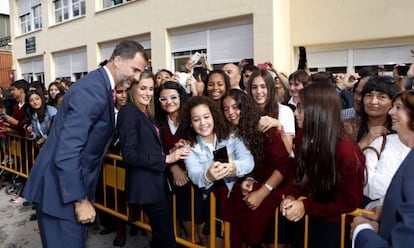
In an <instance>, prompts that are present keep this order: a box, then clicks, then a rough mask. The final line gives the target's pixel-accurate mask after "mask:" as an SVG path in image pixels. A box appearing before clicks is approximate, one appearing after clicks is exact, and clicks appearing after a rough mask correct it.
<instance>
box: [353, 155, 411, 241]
mask: <svg viewBox="0 0 414 248" xmlns="http://www.w3.org/2000/svg"><path fill="white" fill-rule="evenodd" d="M355 247H358V248H360V247H370V248H373V247H398V248H400V247H414V149H411V152H410V153H409V154H408V155H407V157H406V158H405V159H404V161H403V162H402V163H401V165H400V168H399V169H398V170H397V172H396V173H395V175H394V177H393V179H392V181H391V184H390V186H389V188H388V190H387V194H386V195H385V200H384V205H383V210H382V216H381V222H380V226H379V232H378V234H377V233H375V232H374V231H372V230H362V231H361V232H360V233H358V236H357V237H356V240H355Z"/></svg>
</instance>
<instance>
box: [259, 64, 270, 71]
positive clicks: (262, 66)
mask: <svg viewBox="0 0 414 248" xmlns="http://www.w3.org/2000/svg"><path fill="white" fill-rule="evenodd" d="M257 67H258V68H259V69H260V70H267V69H268V66H267V64H266V63H260V64H258V65H257Z"/></svg>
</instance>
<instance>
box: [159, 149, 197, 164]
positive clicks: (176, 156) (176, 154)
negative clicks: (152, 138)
mask: <svg viewBox="0 0 414 248" xmlns="http://www.w3.org/2000/svg"><path fill="white" fill-rule="evenodd" d="M190 153H191V149H190V148H189V147H186V146H184V147H180V148H176V149H174V150H173V151H172V152H171V153H170V154H168V155H167V156H166V157H165V162H166V163H167V164H171V163H174V162H176V161H178V160H180V159H185V158H187V156H188V155H190Z"/></svg>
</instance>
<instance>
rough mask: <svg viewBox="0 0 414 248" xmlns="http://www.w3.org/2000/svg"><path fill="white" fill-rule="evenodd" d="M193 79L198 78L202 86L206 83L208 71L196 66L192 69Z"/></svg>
mask: <svg viewBox="0 0 414 248" xmlns="http://www.w3.org/2000/svg"><path fill="white" fill-rule="evenodd" d="M193 77H194V78H195V79H196V80H198V78H199V77H200V79H201V81H202V82H203V83H204V85H205V84H206V83H207V77H208V70H207V69H204V68H203V67H200V66H196V67H194V69H193Z"/></svg>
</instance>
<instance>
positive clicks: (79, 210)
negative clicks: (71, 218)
mask: <svg viewBox="0 0 414 248" xmlns="http://www.w3.org/2000/svg"><path fill="white" fill-rule="evenodd" d="M74 205H75V217H76V220H77V221H78V222H79V223H81V224H88V223H93V222H94V221H95V217H96V212H95V208H94V207H93V205H92V203H91V202H90V201H89V200H88V198H85V199H84V200H82V201H79V202H75V203H74Z"/></svg>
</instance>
